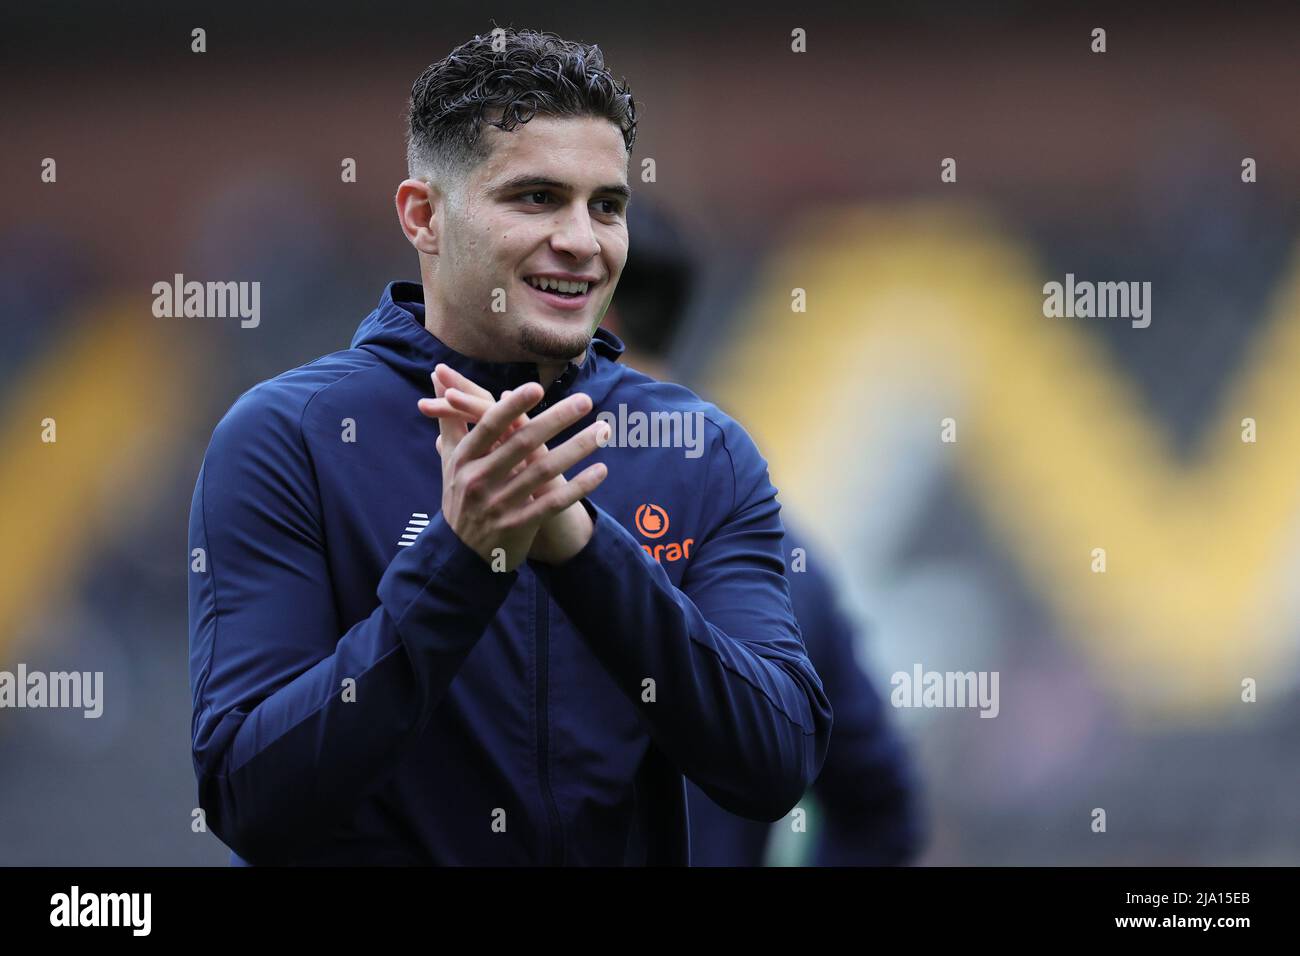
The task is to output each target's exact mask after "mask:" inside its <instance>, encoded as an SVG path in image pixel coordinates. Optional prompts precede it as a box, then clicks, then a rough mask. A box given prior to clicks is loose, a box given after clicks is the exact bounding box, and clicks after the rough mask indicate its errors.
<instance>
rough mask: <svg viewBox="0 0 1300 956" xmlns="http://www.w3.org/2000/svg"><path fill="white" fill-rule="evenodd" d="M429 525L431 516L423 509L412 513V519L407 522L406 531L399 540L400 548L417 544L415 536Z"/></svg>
mask: <svg viewBox="0 0 1300 956" xmlns="http://www.w3.org/2000/svg"><path fill="white" fill-rule="evenodd" d="M428 526H429V516H428V515H427V514H425V513H424V512H423V511H416V512H414V513H413V514H412V515H411V520H410V521H408V522H407V523H406V531H405V532H403V534H402V536H401V537H400V538H399V539H398V540H397V546H398V547H399V548H405V547H406V546H407V545H410V544H415V537H416V535H418V534H419V533H420V532H421V531H423V530H424V529H425V528H427V527H428Z"/></svg>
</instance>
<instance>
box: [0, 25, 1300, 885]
mask: <svg viewBox="0 0 1300 956" xmlns="http://www.w3.org/2000/svg"><path fill="white" fill-rule="evenodd" d="M495 25H501V26H514V27H530V28H534V29H544V30H551V31H554V32H557V33H559V34H561V35H562V36H564V37H566V38H569V39H576V40H583V41H585V42H590V43H597V44H599V45H600V47H601V49H602V50H603V51H604V52H605V55H606V58H607V62H608V63H609V65H610V66H611V67H612V68H613V70H614V71H615V73H617V74H619V75H621V76H625V77H627V79H628V80H629V82H630V84H631V87H632V90H633V93H634V95H635V97H636V99H637V103H638V106H639V117H640V127H639V134H638V140H637V143H636V148H635V151H634V153H633V157H632V166H631V169H630V173H629V175H630V176H631V177H632V179H631V182H632V186H633V190H634V196H635V197H646V198H648V199H651V200H653V201H655V202H656V203H659V204H661V205H662V206H663V207H664V208H665V209H668V210H670V211H671V212H672V213H673V215H674V216H675V217H676V218H677V220H678V221H679V222H680V223H681V224H682V225H683V228H684V229H685V230H686V231H687V233H688V234H689V235H690V237H691V240H692V255H694V256H696V257H697V260H698V261H697V263H696V264H697V266H698V269H699V272H700V275H701V284H700V288H699V294H698V295H697V296H696V297H695V299H694V300H693V301H692V305H691V310H690V322H689V324H688V327H687V328H686V329H685V331H684V332H683V334H682V335H681V336H680V337H679V339H678V341H677V342H676V345H675V348H674V352H675V356H674V364H675V366H676V368H677V371H678V374H679V380H681V381H683V382H684V383H685V384H688V385H690V386H691V387H694V388H696V389H697V390H698V391H700V392H701V394H703V395H705V396H707V397H708V398H709V399H711V400H714V401H716V402H717V403H718V404H719V405H720V406H721V407H722V408H723V409H724V410H726V411H727V412H728V413H730V414H731V415H733V416H734V417H736V418H737V419H738V420H739V421H740V422H741V423H742V424H744V425H745V426H746V428H748V429H749V431H750V432H751V434H752V435H753V436H754V437H755V439H756V441H757V442H758V445H759V447H760V449H761V450H762V451H763V453H764V454H765V456H766V457H767V458H768V460H769V462H770V465H771V471H772V477H773V480H774V482H775V484H776V485H777V487H778V488H779V489H780V491H781V497H782V501H783V503H784V504H785V505H786V506H787V507H789V508H790V509H792V511H794V512H795V513H797V514H798V515H799V517H800V520H801V522H802V523H803V525H804V526H805V527H806V528H807V530H808V531H809V534H810V540H811V541H813V542H815V544H810V545H809V551H808V561H809V563H810V564H811V563H814V562H815V563H817V564H818V566H819V568H820V569H821V570H823V571H825V572H826V573H827V574H828V575H830V576H831V577H833V578H834V580H835V581H836V583H837V584H838V586H839V588H840V592H841V597H842V599H843V601H844V603H845V606H846V607H847V608H849V609H850V611H851V613H852V614H853V615H854V617H855V619H856V620H858V621H859V622H860V623H861V625H862V630H861V632H860V633H861V641H860V646H858V647H857V652H858V658H859V660H860V662H861V665H862V667H863V668H864V669H865V670H866V672H867V673H868V674H869V675H870V677H871V680H872V683H873V685H874V686H875V687H876V688H877V691H878V693H879V695H880V696H881V697H883V698H885V699H886V700H888V697H889V694H890V691H891V686H890V675H891V674H893V673H894V672H896V671H905V672H908V673H909V674H910V673H911V672H912V670H913V668H914V666H915V665H917V664H919V665H921V666H922V667H923V668H924V669H925V670H937V671H970V670H975V671H981V670H982V671H997V672H998V673H999V674H1000V698H1001V699H1000V712H999V715H998V717H997V718H996V719H992V720H988V719H979V717H978V712H977V711H974V710H969V709H967V710H951V709H902V708H898V709H895V708H893V707H890V708H888V711H889V713H888V717H889V719H890V720H891V722H892V723H893V724H894V726H895V727H896V728H897V730H898V732H899V734H900V735H901V736H902V737H903V738H904V739H905V740H906V741H907V745H908V747H909V749H910V752H911V754H912V757H913V760H914V762H915V766H916V768H917V773H918V777H919V780H920V793H921V797H922V800H923V804H924V811H925V817H926V824H927V827H926V829H927V839H926V843H925V846H924V848H923V849H922V851H921V852H920V854H919V857H918V859H917V861H918V862H920V863H922V864H937V865H952V864H1045V865H1055V864H1118V865H1125V864H1170V865H1179V864H1292V865H1294V864H1296V863H1300V800H1297V797H1296V794H1297V793H1300V746H1298V741H1297V730H1296V728H1297V721H1298V720H1300V688H1298V687H1297V681H1298V679H1300V654H1298V653H1297V652H1298V650H1300V623H1298V622H1300V615H1298V614H1297V611H1298V610H1300V608H1298V606H1297V605H1298V604H1300V584H1298V583H1297V581H1298V580H1300V478H1298V477H1297V476H1298V474H1300V404H1298V403H1297V402H1296V400H1295V385H1294V382H1295V379H1296V376H1297V374H1298V373H1300V215H1298V210H1300V204H1298V203H1297V199H1300V122H1297V109H1296V105H1295V102H1296V99H1295V97H1296V90H1297V86H1298V84H1297V80H1300V73H1298V71H1297V60H1296V56H1295V53H1296V49H1297V39H1298V38H1300V14H1297V12H1296V11H1295V10H1294V9H1291V10H1289V11H1288V10H1287V9H1286V8H1284V7H1282V6H1281V5H1278V6H1258V7H1252V6H1250V5H1232V6H1231V7H1224V6H1222V5H1210V4H1197V3H1190V4H1179V5H1177V6H1171V7H1169V8H1168V9H1167V10H1164V11H1153V12H1152V13H1150V14H1149V15H1138V14H1135V13H1133V12H1131V11H1129V10H1128V9H1127V5H1125V4H1112V3H1102V4H1099V5H1098V4H1090V5H1088V9H1087V11H1086V12H1084V11H1083V10H1081V9H1078V8H1076V7H1068V6H1064V7H1060V8H1056V9H1055V10H1053V8H1050V7H1044V6H1043V5H1041V4H1036V3H1029V2H1005V3H981V2H968V3H957V2H925V0H921V2H915V3H902V2H897V3H882V4H871V5H862V6H860V7H856V8H854V9H849V8H848V7H847V6H845V7H843V8H837V6H831V5H826V6H825V7H824V8H819V7H818V5H816V4H799V5H797V6H796V7H793V8H792V7H790V6H789V5H787V4H778V3H764V2H749V3H745V4H744V5H743V6H740V5H737V6H736V7H735V8H733V9H730V10H729V9H728V8H727V7H726V6H719V7H717V8H715V9H712V10H704V9H701V8H699V7H698V6H697V5H694V4H692V5H689V6H688V5H681V6H680V7H678V6H675V5H672V4H665V3H653V4H651V3H620V4H617V5H616V4H609V3H602V4H596V3H590V2H583V0H578V2H573V3H568V4H565V5H564V7H563V11H562V12H559V11H556V10H555V9H554V8H552V7H550V6H549V5H540V4H538V5H535V6H534V7H533V8H531V9H530V8H529V7H528V6H526V5H510V4H465V5H456V4H437V5H429V4H414V3H408V4H399V3H394V2H388V0H375V2H370V3H367V4H338V3H313V4H301V5H294V4H286V5H284V6H282V7H279V8H277V9H270V8H269V6H268V5H264V4H262V5H257V6H256V7H252V6H250V7H248V8H246V9H241V8H240V7H239V6H237V5H233V4H221V5H212V6H210V7H205V6H203V5H196V6H193V7H191V8H187V9H184V10H182V9H178V7H177V5H175V4H170V3H167V4H164V3H162V2H155V0H141V2H137V3H133V4H130V5H129V6H126V7H109V6H106V5H101V4H98V3H89V2H86V3H50V4H25V5H21V6H20V5H16V4H8V5H6V8H5V10H4V12H3V14H0V196H2V197H3V205H2V207H0V208H2V209H3V215H0V321H2V322H3V347H2V348H0V396H2V401H3V406H2V412H0V670H9V671H14V670H15V669H16V667H17V665H18V664H19V663H20V662H23V663H25V664H26V665H27V667H28V669H29V670H44V671H54V670H65V669H75V670H83V671H85V670H90V671H95V670H102V671H103V672H104V675H105V677H104V681H105V691H104V694H105V708H104V714H103V716H102V717H101V718H100V719H98V720H85V719H83V718H82V717H81V714H80V712H79V711H53V710H47V711H37V710H11V709H4V710H0V864H9V865H34V864H46V865H62V864H84V865H109V864H125V865H148V864H182V865H185V864H194V865H225V864H226V863H227V861H228V859H229V856H228V851H226V850H225V848H224V847H222V846H221V844H220V843H219V842H218V841H217V839H216V838H215V837H213V836H212V835H211V834H210V833H194V832H192V830H191V812H192V810H193V808H194V807H195V806H196V803H197V797H196V788H195V781H194V774H193V768H192V764H191V759H190V751H189V743H190V741H189V729H190V715H191V710H190V690H189V684H188V674H187V646H186V613H185V605H186V574H187V571H188V554H187V541H186V521H187V515H188V510H189V503H190V495H191V493H192V490H193V484H194V479H195V477H196V475H197V473H198V468H199V463H200V461H201V459H202V455H203V452H204V449H205V447H206V444H207V441H208V438H209V436H210V434H211V430H212V428H213V426H214V425H215V423H216V422H217V420H218V419H219V418H220V416H221V415H222V414H223V413H224V411H225V410H226V409H227V408H228V407H229V406H230V404H231V403H232V402H233V401H234V400H235V398H236V397H238V395H239V394H240V393H242V392H243V391H244V390H245V389H247V388H248V387H250V386H251V385H253V384H254V383H256V382H258V381H260V380H262V379H264V378H268V377H270V376H273V375H275V374H277V373H278V372H280V371H282V370H284V369H287V368H290V367H293V366H295V365H298V364H301V363H303V362H307V361H310V360H311V359H313V358H316V357H317V356H319V355H322V354H324V353H327V352H330V351H334V350H337V349H341V348H346V347H347V345H348V342H349V340H350V338H351V336H352V333H353V331H354V330H355V328H356V326H357V325H358V324H359V323H360V321H361V320H362V319H363V318H364V317H365V316H366V315H367V314H368V313H369V312H370V311H371V310H372V309H373V308H374V307H375V305H376V303H377V302H378V300H379V297H380V294H381V293H382V291H383V287H384V285H385V283H387V282H389V281H391V280H393V279H413V280H418V271H417V264H416V258H415V254H414V253H413V251H412V250H411V249H410V247H409V246H408V244H407V243H406V241H405V239H404V238H403V236H402V234H401V232H400V231H399V229H398V226H397V222H396V215H395V212H394V209H393V194H394V192H395V190H396V185H397V183H398V182H400V181H401V179H403V178H404V177H405V162H404V148H403V142H402V136H403V132H404V111H405V106H406V98H407V95H408V93H409V90H410V85H411V83H412V81H413V80H414V79H415V77H416V76H417V75H418V74H419V73H420V71H421V70H422V69H423V68H424V67H425V66H426V65H427V64H428V63H430V62H432V61H434V60H437V59H440V58H441V57H443V56H444V55H445V54H446V53H447V52H448V51H449V50H450V49H451V48H452V47H453V46H455V45H457V44H459V43H460V42H463V41H464V40H466V39H468V38H470V37H471V36H473V35H474V34H475V33H487V32H490V30H491V29H492V27H493V26H495ZM1097 27H1101V28H1103V29H1105V30H1106V31H1107V36H1106V43H1107V49H1106V52H1105V53H1094V52H1092V50H1091V46H1092V43H1093V40H1092V30H1093V29H1094V28H1097ZM195 28H203V29H204V30H205V31H206V43H207V50H206V52H204V53H201V54H200V53H193V52H191V42H192V40H191V31H192V30H193V29H195ZM796 28H802V29H803V30H805V31H806V35H807V52H805V53H794V52H792V50H791V31H792V30H794V29H796ZM647 157H649V158H653V159H654V160H655V181H653V182H644V181H642V180H641V178H640V175H639V173H640V170H641V168H642V161H643V160H644V159H646V158H647ZM47 158H52V159H54V160H55V162H56V167H55V168H56V170H57V174H56V175H57V178H56V180H55V181H54V182H44V181H42V163H43V160H45V159H47ZM946 158H952V159H954V160H955V161H956V164H955V170H956V181H955V182H943V181H941V177H940V174H941V163H942V161H943V160H945V159H946ZM1246 158H1251V159H1253V160H1254V161H1255V164H1256V168H1257V181H1255V182H1249V183H1247V182H1243V180H1242V164H1243V160H1245V159H1246ZM346 159H353V160H355V163H356V170H357V175H356V181H355V182H345V181H343V177H342V176H341V168H342V164H343V163H344V161H345V160H346ZM633 202H634V204H635V202H636V198H634V200H633ZM631 242H632V247H633V250H635V248H636V243H637V237H636V233H635V231H634V232H633V233H632V236H631ZM176 273H182V274H184V275H185V276H186V277H187V278H198V279H201V280H202V279H221V280H235V281H246V280H256V281H259V282H260V283H261V321H260V324H259V325H258V326H257V327H256V328H241V326H240V323H239V321H238V320H237V319H196V318H156V317H154V315H153V314H152V311H151V307H152V303H153V299H154V296H153V293H152V291H151V290H152V286H153V284H154V283H155V282H159V281H164V282H170V281H171V278H172V276H173V275H174V274H176ZM1067 273H1072V274H1074V275H1075V276H1076V277H1077V278H1078V279H1080V280H1084V279H1087V280H1093V281H1139V282H1141V281H1149V282H1151V284H1152V312H1151V318H1152V321H1151V325H1150V327H1149V328H1145V329H1135V328H1132V327H1131V325H1130V323H1129V322H1128V321H1127V320H1123V319H1097V318H1091V319H1089V318H1068V319H1067V318H1054V319H1049V318H1045V317H1044V315H1043V311H1042V307H1043V292H1042V286H1043V284H1044V283H1045V282H1049V281H1064V279H1065V275H1066V274H1067ZM794 289H802V290H804V291H805V294H806V310H805V311H802V312H797V311H792V308H791V301H792V290H794ZM617 301H618V297H617V294H616V296H615V302H616V304H617ZM47 417H49V418H54V419H55V420H56V421H57V441H56V442H54V443H46V442H42V441H41V432H42V425H41V422H42V420H43V419H45V418H47ZM1246 418H1250V419H1253V420H1254V422H1255V427H1256V441H1254V442H1245V441H1243V440H1242V433H1243V425H1242V422H1243V419H1246ZM947 419H951V423H950V425H949V433H950V435H949V437H951V435H952V434H955V437H956V440H955V441H943V440H941V438H942V436H943V431H944V427H945V426H944V422H945V420H947ZM1095 548H1104V549H1105V550H1106V556H1107V568H1106V571H1105V573H1096V572H1094V570H1093V567H1094V549H1095ZM1247 678H1250V679H1253V680H1254V681H1255V682H1256V687H1257V698H1256V699H1255V700H1254V701H1253V702H1247V701H1243V699H1242V697H1243V691H1242V686H1243V680H1245V679H1247ZM1094 808H1104V809H1105V810H1106V816H1107V829H1106V832H1105V833H1096V832H1093V829H1092V826H1091V824H1092V820H1093V816H1092V811H1093V809H1094ZM813 811H814V812H813V819H812V825H813V826H814V827H815V826H816V823H817V818H816V811H815V805H814V806H813ZM777 826H778V828H781V827H783V826H784V825H783V824H779V825H777ZM784 829H785V830H787V831H788V829H789V828H788V827H785V828H784ZM788 837H789V834H788V833H787V834H786V835H785V837H784V838H783V839H782V840H778V841H775V842H774V844H773V847H774V849H773V851H772V853H771V854H770V857H769V862H773V863H800V862H803V860H804V857H803V855H802V851H801V849H800V847H799V845H798V842H799V841H797V840H795V841H792V840H790V839H789V838H788Z"/></svg>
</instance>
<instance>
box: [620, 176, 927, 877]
mask: <svg viewBox="0 0 1300 956" xmlns="http://www.w3.org/2000/svg"><path fill="white" fill-rule="evenodd" d="M628 229H629V232H630V233H631V234H632V235H634V236H635V237H636V241H635V242H634V243H633V244H632V246H631V248H630V249H629V251H628V258H627V263H626V264H625V265H624V267H623V273H622V277H621V278H620V279H619V286H618V297H617V298H616V300H615V301H614V303H613V305H612V306H611V307H610V310H609V312H608V313H607V314H606V316H605V321H604V323H603V326H604V328H607V329H609V330H610V331H612V332H614V333H616V334H617V335H618V337H619V338H620V339H621V340H622V341H623V343H624V345H625V349H624V352H623V358H622V362H623V364H624V365H627V366H630V367H632V368H635V369H636V370H637V371H639V372H644V373H646V374H647V375H649V376H651V377H652V378H657V379H666V378H668V377H669V375H670V365H669V358H670V356H672V354H673V353H674V351H675V347H676V344H677V342H678V341H679V339H680V338H681V332H680V330H681V328H682V326H683V325H684V324H685V320H686V317H687V313H688V312H689V309H690V299H691V294H692V291H693V289H694V286H695V284H696V282H697V274H698V270H697V268H696V261H697V259H696V257H695V255H694V254H693V253H692V250H691V243H690V241H689V237H688V236H687V235H686V234H684V233H683V232H682V231H681V230H680V229H679V228H678V227H677V224H676V223H675V222H674V220H673V218H672V217H671V216H669V215H668V214H667V212H666V211H665V210H660V209H658V208H656V206H655V205H654V204H653V203H652V202H650V201H649V200H648V199H646V198H640V197H639V198H638V199H637V201H636V203H635V205H633V206H632V207H631V208H630V209H629V211H628ZM782 522H783V524H784V525H785V528H786V534H785V540H784V544H783V551H784V555H785V562H786V572H787V575H788V578H789V582H790V597H791V600H792V602H793V606H794V612H795V618H796V620H797V621H798V622H799V630H800V632H801V633H802V635H803V640H804V646H805V647H806V648H807V649H808V657H809V659H810V660H811V661H812V662H813V666H814V667H815V668H816V669H817V674H818V675H819V676H820V677H821V678H822V683H823V686H824V689H825V691H826V696H827V698H828V699H829V701H830V704H831V707H832V708H833V709H834V712H835V732H834V734H832V735H831V742H830V747H829V748H828V749H827V751H826V761H825V764H824V765H823V767H822V771H821V775H820V776H819V777H818V778H817V780H816V782H815V783H814V784H813V787H812V791H811V793H812V796H813V798H814V799H815V801H816V804H817V806H818V807H819V808H820V809H821V817H820V824H819V825H818V826H817V827H816V845H815V846H814V847H812V848H811V849H810V852H808V853H807V854H806V856H805V859H807V860H809V861H810V862H812V863H814V864H816V865H820V866H827V865H838V866H870V865H884V864H900V863H906V862H908V861H909V860H910V859H911V858H913V857H914V856H915V855H916V853H917V852H918V851H919V849H920V845H921V842H922V822H921V817H920V808H919V806H918V798H917V794H916V790H917V785H916V781H915V779H914V774H913V771H912V767H911V765H910V761H909V759H908V756H907V753H906V750H905V748H904V746H903V743H902V741H901V740H900V739H899V737H898V736H897V734H895V733H894V731H893V728H892V727H891V726H890V724H889V721H888V719H887V711H886V709H885V704H884V701H883V700H881V698H880V696H879V695H878V694H877V693H876V691H875V688H873V687H872V685H871V682H870V681H869V680H868V679H867V675H866V674H865V673H864V672H863V670H862V668H861V667H860V666H859V664H858V662H857V657H856V651H855V645H856V643H857V633H856V629H855V627H854V626H853V624H852V623H851V622H850V620H849V618H848V616H847V615H846V614H845V613H844V611H843V610H842V609H841V608H840V607H839V606H838V602H837V600H836V595H835V590H834V587H833V586H832V583H831V580H830V578H829V576H828V575H827V574H826V573H825V572H824V571H823V570H822V569H823V568H824V567H826V565H827V558H826V557H825V552H824V551H822V550H821V549H819V548H817V547H811V548H810V547H809V545H808V542H807V540H806V539H805V538H804V537H803V536H802V535H800V534H799V533H797V531H796V530H795V529H794V528H793V527H792V526H791V521H790V519H789V517H787V515H786V514H785V513H784V512H783V513H782ZM686 790H687V795H688V801H687V805H688V807H689V809H690V822H691V863H692V865H695V866H758V865H761V864H762V863H763V861H764V859H765V857H766V856H767V852H768V840H769V837H770V836H771V834H772V826H771V825H770V824H767V823H763V822H761V821H757V820H747V819H745V818H743V817H738V816H736V815H735V814H733V813H729V812H728V811H726V810H724V809H723V808H721V807H719V806H718V805H717V804H716V803H714V802H713V801H712V800H710V799H709V798H708V796H707V795H706V794H705V793H704V792H703V791H702V790H700V788H699V787H697V786H696V785H695V784H693V783H691V782H690V781H687V784H686ZM803 805H804V806H806V805H807V804H806V803H805V804H803Z"/></svg>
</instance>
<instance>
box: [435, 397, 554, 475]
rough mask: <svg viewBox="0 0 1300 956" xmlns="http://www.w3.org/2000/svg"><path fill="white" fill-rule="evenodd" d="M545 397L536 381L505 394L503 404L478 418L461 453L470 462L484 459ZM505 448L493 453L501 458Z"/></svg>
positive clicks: (495, 406) (519, 431) (529, 447)
mask: <svg viewBox="0 0 1300 956" xmlns="http://www.w3.org/2000/svg"><path fill="white" fill-rule="evenodd" d="M543 394H544V392H543V390H542V386H541V385H539V384H538V383H537V382H526V383H524V384H523V385H520V386H519V387H518V388H517V389H515V390H514V391H513V392H510V393H509V394H507V395H503V396H502V398H501V401H499V402H496V403H494V404H493V405H492V407H491V408H489V409H488V410H487V411H486V412H485V413H484V414H483V417H482V418H481V419H479V423H478V425H476V426H475V427H474V430H473V431H471V432H470V433H469V437H468V438H466V439H465V440H464V442H462V443H461V446H460V449H461V450H460V454H462V455H464V456H465V457H466V458H468V459H474V458H482V457H484V456H485V455H487V453H488V451H489V450H491V448H492V446H493V445H494V444H495V443H496V441H497V439H498V438H500V437H501V436H502V435H504V434H505V433H506V429H507V428H509V426H510V423H511V422H512V421H514V420H515V419H516V418H518V417H519V416H520V415H522V414H524V413H525V412H527V411H528V409H530V408H532V407H533V406H534V405H536V404H537V403H538V402H540V401H541V400H542V395H543ZM561 404H563V403H561ZM554 407H555V408H558V407H559V406H558V405H557V406H554ZM440 421H442V422H444V423H445V422H446V421H447V419H440ZM528 427H529V426H527V425H526V426H524V428H521V429H519V430H518V431H517V432H516V433H515V434H514V435H512V436H510V438H509V439H507V441H506V442H505V445H509V444H510V443H511V442H515V441H517V439H518V435H519V434H522V433H523V432H525V431H526V430H527V429H528ZM536 444H538V442H533V444H532V445H529V446H528V447H527V448H524V449H523V450H522V452H521V453H520V455H519V456H518V457H519V458H522V457H523V456H524V455H525V454H527V453H528V452H529V451H531V450H532V447H533V445H536ZM505 445H503V446H502V448H500V449H498V450H497V451H495V452H492V454H494V455H500V453H501V451H503V450H504V448H505ZM517 460H518V458H516V459H515V461H517ZM512 464H513V462H512ZM506 471H509V468H506Z"/></svg>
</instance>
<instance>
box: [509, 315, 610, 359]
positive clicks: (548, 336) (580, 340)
mask: <svg viewBox="0 0 1300 956" xmlns="http://www.w3.org/2000/svg"><path fill="white" fill-rule="evenodd" d="M592 334H593V331H592V330H590V329H580V330H579V329H575V330H572V331H564V332H557V331H555V330H553V329H548V328H545V327H542V326H540V325H539V324H538V323H533V322H525V323H524V324H523V325H522V326H521V327H520V329H519V347H520V348H521V349H522V350H523V351H524V352H525V353H526V354H528V355H533V356H536V357H538V358H541V359H546V360H549V361H554V362H565V361H571V360H572V359H574V358H575V357H577V356H579V355H581V354H582V353H583V352H585V351H587V346H588V345H589V344H590V343H591V337H592Z"/></svg>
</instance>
